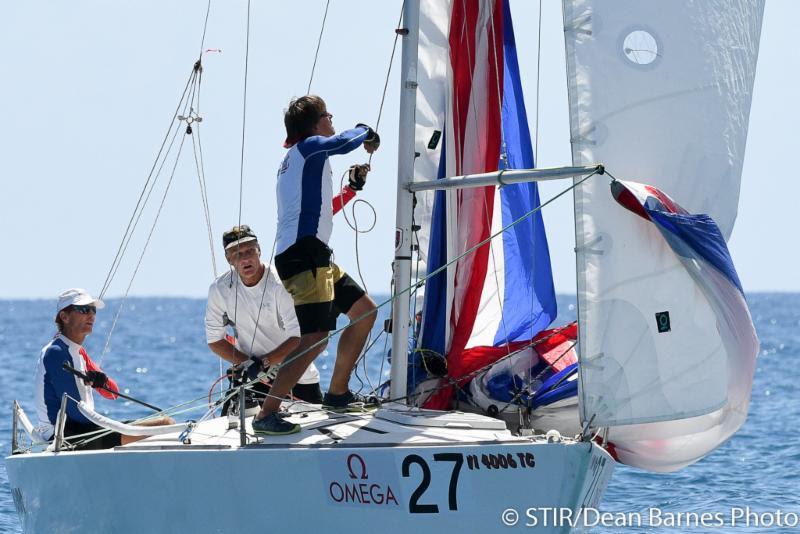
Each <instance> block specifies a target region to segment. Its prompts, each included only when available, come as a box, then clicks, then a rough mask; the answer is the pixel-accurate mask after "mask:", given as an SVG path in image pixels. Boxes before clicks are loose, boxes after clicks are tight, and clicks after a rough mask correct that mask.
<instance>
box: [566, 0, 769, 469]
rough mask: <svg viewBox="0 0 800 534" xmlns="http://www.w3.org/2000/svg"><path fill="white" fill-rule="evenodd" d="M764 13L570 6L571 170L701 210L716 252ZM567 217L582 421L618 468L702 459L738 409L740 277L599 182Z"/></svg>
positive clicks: (737, 7) (735, 187)
mask: <svg viewBox="0 0 800 534" xmlns="http://www.w3.org/2000/svg"><path fill="white" fill-rule="evenodd" d="M762 13H763V2H761V1H753V0H742V1H739V0H716V1H703V2H698V1H691V0H684V1H676V2H667V3H665V2H658V1H655V0H635V1H633V0H622V1H617V2H600V1H597V0H564V27H565V39H566V50H567V54H566V55H567V73H568V87H569V97H570V123H571V124H570V126H571V136H572V153H573V162H574V164H576V165H584V164H589V163H595V162H601V163H603V164H605V165H606V168H607V169H608V170H609V171H610V172H611V173H612V174H613V175H614V176H615V177H616V178H618V179H620V180H630V181H634V182H642V183H646V184H649V185H650V186H653V187H654V188H657V189H653V190H659V191H660V192H663V193H666V194H667V195H669V197H671V199H674V202H675V203H676V204H677V205H680V206H683V208H685V211H686V212H689V213H693V214H706V215H707V216H708V220H709V221H712V222H715V223H716V226H717V227H718V229H719V232H718V233H719V239H720V241H721V242H722V246H723V247H724V245H725V240H726V239H728V238H729V236H730V234H731V231H732V229H733V224H734V221H735V219H736V212H737V205H738V198H739V185H740V179H741V171H742V163H743V158H744V150H745V142H746V138H747V124H748V118H749V113H750V102H751V94H752V88H753V80H754V75H755V67H756V60H757V56H758V43H759V36H760V30H761V18H762ZM633 189H634V190H635V189H636V187H633ZM651 192H652V191H651ZM631 194H632V193H631ZM664 198H666V196H665V197H664ZM575 217H576V244H577V264H578V269H577V270H578V310H579V324H580V333H579V346H580V354H581V364H580V368H581V371H580V373H581V374H580V401H581V418H582V420H583V421H591V422H592V425H593V426H598V427H610V428H611V430H610V431H609V440H610V441H611V442H612V443H614V445H616V446H617V452H618V457H619V459H620V460H621V461H623V462H625V463H629V464H631V465H635V466H638V467H642V468H645V469H651V470H656V471H670V470H675V469H678V468H680V467H682V466H684V465H686V464H688V463H691V462H693V461H696V460H698V459H699V458H701V457H702V456H704V455H705V454H707V453H708V452H709V451H711V450H713V449H714V448H715V447H717V446H718V445H720V444H721V443H722V442H724V441H725V440H726V439H727V438H728V437H730V435H731V434H733V432H735V431H736V429H737V428H739V426H741V424H742V423H743V422H744V419H745V417H746V414H747V405H748V403H749V396H750V388H751V384H752V374H753V368H754V362H755V357H756V355H757V352H758V340H757V338H756V337H755V331H754V330H753V329H752V323H751V321H750V317H749V312H748V311H747V307H746V303H745V301H744V297H743V295H742V294H741V288H740V286H738V283H737V284H733V285H734V286H737V287H736V291H734V292H733V293H731V292H730V285H729V284H728V285H726V284H724V283H722V282H721V281H722V280H728V281H729V280H732V279H736V280H737V282H738V278H736V277H735V276H734V277H731V276H728V275H729V274H730V272H724V270H723V271H720V265H719V264H717V265H714V264H713V262H706V263H702V262H701V261H700V260H698V259H697V258H692V259H691V260H687V257H686V256H685V255H684V256H682V255H681V250H677V249H676V246H677V247H678V249H680V246H682V245H681V244H680V243H678V241H676V240H675V239H672V237H673V236H672V235H671V234H665V233H663V232H662V230H663V228H662V227H660V226H659V225H658V224H652V223H648V222H646V221H645V220H643V219H641V218H637V217H635V216H633V215H632V214H631V212H630V211H628V210H626V209H625V208H623V207H622V206H620V205H619V204H618V203H617V202H615V199H614V196H613V195H612V194H611V192H610V190H609V187H608V180H607V179H606V178H605V177H595V178H593V179H590V180H589V181H587V182H584V183H583V184H582V185H580V186H579V187H577V188H576V191H575ZM652 222H654V221H652ZM683 237H684V238H687V237H686V236H683ZM687 239H688V238H687ZM682 251H683V252H685V249H682ZM725 252H727V249H726V250H725ZM701 263H702V265H701ZM693 269H699V270H700V271H702V276H698V273H697V272H696V270H693ZM731 270H732V264H731ZM733 273H734V274H735V271H733ZM709 280H713V282H712V283H708V282H709ZM723 286H724V287H723ZM736 293H738V294H739V297H737V296H736ZM736 298H740V299H741V302H740V303H738V304H737V305H736V306H734V308H736V312H735V313H734V312H730V310H731V309H732V308H731V307H730V306H727V304H729V302H728V300H726V299H736ZM721 303H722V304H721ZM729 312H730V313H729ZM731 313H733V315H731ZM733 324H736V325H738V326H740V327H741V328H742V329H740V330H739V331H733V330H732V329H731V325H733Z"/></svg>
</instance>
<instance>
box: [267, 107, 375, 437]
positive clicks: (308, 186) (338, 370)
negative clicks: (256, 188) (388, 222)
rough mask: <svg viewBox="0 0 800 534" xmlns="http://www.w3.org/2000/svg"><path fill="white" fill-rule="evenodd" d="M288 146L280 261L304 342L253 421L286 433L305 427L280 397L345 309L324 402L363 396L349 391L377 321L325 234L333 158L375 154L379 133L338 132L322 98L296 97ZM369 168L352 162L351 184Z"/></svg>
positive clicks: (341, 406)
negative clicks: (287, 415) (283, 410)
mask: <svg viewBox="0 0 800 534" xmlns="http://www.w3.org/2000/svg"><path fill="white" fill-rule="evenodd" d="M284 124H285V126H286V143H285V145H284V146H285V147H286V148H288V149H289V151H288V152H287V154H286V157H284V159H283V162H282V163H281V166H280V168H279V170H278V183H277V198H278V235H277V244H276V253H277V255H276V256H275V267H276V268H277V271H278V276H280V278H281V281H283V285H284V287H286V289H287V290H288V291H289V293H290V294H291V295H292V299H293V300H294V309H295V313H296V315H297V320H298V322H299V323H300V343H299V345H298V346H297V347H296V348H295V349H294V350H293V351H292V353H291V354H290V355H289V356H288V357H287V359H286V363H284V364H283V365H282V366H281V367H280V369H279V371H278V374H277V376H276V377H275V380H274V382H273V384H272V395H270V396H269V397H267V399H266V400H265V401H264V404H263V405H262V407H261V411H260V412H259V414H258V415H256V417H255V419H254V420H253V430H254V432H255V433H256V434H264V435H282V434H292V433H294V432H298V431H299V430H300V426H299V425H296V424H293V423H290V422H289V421H286V420H284V419H282V418H280V417H279V416H278V415H277V412H278V408H279V407H280V403H281V399H282V398H283V396H284V395H286V394H287V393H288V392H289V390H290V389H291V388H292V387H293V386H294V384H295V383H296V382H297V380H298V379H299V378H300V377H301V376H302V373H303V370H304V369H305V368H306V366H308V365H309V364H311V362H313V361H314V359H315V358H316V357H317V356H318V355H319V354H320V353H321V352H322V350H323V349H324V348H325V345H326V343H325V341H324V340H325V339H326V338H327V336H328V333H329V332H330V331H331V330H334V329H335V328H336V318H337V317H338V315H339V314H340V313H345V314H347V316H348V318H350V326H349V327H348V328H347V329H346V330H345V331H344V332H343V333H342V336H341V338H340V339H339V345H338V351H337V355H336V364H335V366H334V369H333V376H332V377H331V383H330V387H329V388H328V392H327V393H326V394H325V398H324V399H323V403H322V404H323V406H324V407H327V408H328V409H331V410H336V411H346V410H347V409H348V408H349V407H351V406H353V405H354V404H355V403H359V402H361V403H362V404H363V399H359V398H357V396H356V395H354V394H353V393H352V392H351V391H350V389H349V386H348V384H349V381H350V374H351V373H352V371H353V367H354V365H355V362H356V360H357V358H358V355H359V354H360V353H361V350H362V349H363V348H364V343H365V342H366V339H367V336H368V335H369V332H370V330H371V329H372V325H373V323H374V322H375V311H376V309H377V307H376V305H375V303H374V302H373V301H372V299H371V298H369V296H368V295H367V294H366V293H365V292H364V290H363V289H362V288H361V287H360V286H359V285H358V284H357V283H356V282H355V281H354V280H353V279H352V278H350V277H349V276H348V275H347V274H345V273H344V271H342V270H341V269H340V268H339V267H338V266H337V265H336V264H335V263H334V262H333V261H332V255H333V251H332V250H331V249H330V248H329V247H328V244H327V243H328V240H329V239H330V236H331V231H332V227H333V210H332V193H333V187H332V172H331V167H330V163H329V161H328V157H329V156H330V155H335V154H346V153H348V152H351V151H353V150H355V149H356V148H358V147H359V146H361V145H362V144H363V145H364V148H365V149H366V150H367V152H369V153H370V154H371V153H373V152H374V151H375V150H377V149H378V146H379V145H380V139H379V137H378V134H377V133H375V132H374V131H373V130H372V128H370V127H368V126H365V125H363V124H359V125H357V126H356V127H355V128H353V129H351V130H346V131H344V132H342V133H341V134H339V135H336V130H334V128H333V115H332V114H331V113H328V110H327V107H326V105H325V102H324V101H323V100H322V99H321V98H320V97H318V96H314V95H307V96H303V97H300V98H298V99H296V100H293V101H292V102H290V103H289V108H288V109H287V110H286V112H285V114H284ZM368 170H369V167H368V166H365V165H356V166H353V167H351V168H350V183H351V184H353V183H354V182H355V181H359V180H360V183H361V185H362V186H363V182H364V179H365V178H366V173H367V171H368Z"/></svg>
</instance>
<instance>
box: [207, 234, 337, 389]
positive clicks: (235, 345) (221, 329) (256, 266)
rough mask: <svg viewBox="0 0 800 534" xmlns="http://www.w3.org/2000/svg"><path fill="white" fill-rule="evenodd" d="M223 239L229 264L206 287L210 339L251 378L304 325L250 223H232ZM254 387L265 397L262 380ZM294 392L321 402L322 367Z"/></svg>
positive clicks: (279, 357) (291, 343)
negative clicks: (264, 258)
mask: <svg viewBox="0 0 800 534" xmlns="http://www.w3.org/2000/svg"><path fill="white" fill-rule="evenodd" d="M222 245H223V247H224V248H225V258H226V259H227V260H228V263H229V264H230V266H231V270H230V271H229V272H227V273H225V274H223V275H222V276H220V277H219V278H217V279H216V280H214V282H213V283H212V284H211V287H209V289H208V302H207V304H206V318H205V324H206V341H207V342H208V346H209V348H210V349H211V350H212V351H213V352H214V353H215V354H217V355H218V356H219V357H220V358H222V359H224V360H226V361H228V362H230V363H232V364H234V365H236V366H238V367H239V368H240V369H241V368H245V370H246V374H247V377H248V378H249V379H251V380H252V379H255V378H256V376H258V374H259V373H260V372H262V371H266V370H268V368H269V367H270V366H271V365H275V364H276V363H279V362H281V361H283V359H284V358H285V357H286V355H287V354H289V353H290V352H291V351H292V350H293V349H294V348H295V347H296V346H297V344H298V343H299V341H300V327H299V326H298V324H297V317H296V316H295V313H294V304H293V302H292V297H291V296H290V295H289V293H287V292H286V290H285V289H284V288H283V285H282V284H281V282H280V280H279V279H278V276H277V274H276V273H275V271H274V270H273V269H271V268H267V266H266V265H264V263H263V262H262V261H261V247H260V246H259V244H258V238H257V237H256V235H255V233H253V231H252V230H251V229H250V227H249V226H247V225H241V226H234V227H233V228H232V229H231V230H229V231H227V232H225V233H224V234H223V235H222ZM226 327H227V328H228V332H227V333H226ZM253 389H254V390H255V391H256V392H258V393H259V394H260V396H261V398H262V399H263V397H265V396H266V394H267V393H268V392H269V387H268V386H266V385H264V384H262V383H260V382H259V383H256V384H255V387H254V388H253ZM292 395H293V396H294V397H296V398H298V399H301V400H304V401H306V402H311V403H315V404H319V403H321V402H322V390H321V389H320V387H319V371H318V370H317V368H316V367H315V366H314V364H313V363H312V364H311V365H309V366H308V368H307V369H306V370H305V372H304V373H303V376H302V377H301V378H300V380H299V382H298V383H297V385H296V386H295V387H294V388H293V389H292Z"/></svg>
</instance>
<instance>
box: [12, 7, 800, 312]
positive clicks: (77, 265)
mask: <svg viewBox="0 0 800 534" xmlns="http://www.w3.org/2000/svg"><path fill="white" fill-rule="evenodd" d="M400 7H401V1H400V0H391V1H389V0H382V1H379V2H378V1H374V0H373V1H357V0H347V1H344V0H333V1H332V2H331V6H330V11H329V13H328V17H327V23H326V28H325V33H324V35H323V39H322V45H321V47H320V53H319V58H318V63H317V66H316V70H315V74H314V79H313V83H312V86H311V92H312V93H317V94H320V95H322V96H323V97H324V98H325V100H326V101H327V103H328V110H329V111H330V112H331V113H333V115H334V119H333V121H334V125H335V127H336V128H337V129H338V130H342V129H346V128H348V127H351V126H353V125H355V124H356V123H359V122H363V123H367V124H371V125H375V124H376V122H377V116H378V110H379V106H380V101H381V94H382V91H383V86H384V80H385V77H386V74H387V69H388V66H389V57H390V54H391V50H392V43H393V40H394V31H393V29H394V27H395V25H396V23H397V19H398V16H399V13H400ZM324 8H325V0H293V1H292V2H252V6H251V11H250V28H251V33H250V44H249V63H248V65H249V67H248V81H247V102H246V106H244V105H243V92H244V70H245V69H244V67H245V59H244V58H245V42H246V41H245V36H246V31H245V29H246V17H247V3H246V2H245V1H244V0H227V1H225V2H219V1H217V2H213V3H212V6H211V12H210V16H209V19H208V29H207V33H206V36H205V41H204V46H203V49H216V50H220V52H208V53H206V54H205V55H204V59H203V64H204V71H203V79H202V85H201V101H200V108H199V114H200V115H201V116H202V119H203V121H202V123H201V124H200V132H201V133H200V138H201V139H202V147H203V161H204V169H205V178H206V184H207V191H208V203H209V207H210V216H211V223H212V233H213V239H214V243H213V245H214V251H215V254H216V273H221V272H222V271H223V270H224V269H225V268H227V265H226V264H225V262H224V258H223V257H222V247H221V234H222V232H223V231H224V230H225V229H227V228H230V227H231V226H233V225H234V224H236V223H237V221H239V220H240V219H241V221H242V222H244V223H247V224H249V225H251V226H252V227H253V229H254V230H255V231H256V232H257V233H258V235H259V236H260V241H261V243H262V248H263V249H264V255H265V256H266V258H265V259H267V258H268V256H269V252H270V249H271V246H272V242H273V238H274V235H275V221H276V214H275V210H276V207H275V195H274V176H275V173H276V170H277V167H278V164H279V162H280V160H281V158H282V156H283V153H284V149H283V148H282V146H281V144H282V141H283V138H284V133H285V132H284V129H283V121H282V114H283V110H284V109H285V107H286V105H287V104H288V101H289V100H290V99H291V98H292V97H296V96H300V95H303V94H305V93H306V88H307V86H308V83H309V77H310V74H311V68H312V64H313V60H314V53H315V49H316V46H317V37H318V33H319V28H320V23H321V21H322V17H323V13H324ZM511 10H512V15H513V17H514V21H515V30H516V37H517V46H518V53H519V58H520V68H521V70H522V76H523V87H524V90H525V92H526V93H525V96H526V102H527V108H528V115H529V122H530V125H531V129H532V130H533V129H534V127H535V124H536V122H537V120H536V114H537V112H536V110H537V106H536V101H537V98H536V87H537V80H536V77H537V41H538V39H537V26H538V22H537V21H538V10H539V2H536V1H534V0H512V2H511ZM205 14H206V2H205V1H201V0H194V1H188V0H172V1H169V2H164V1H161V0H136V1H129V0H120V1H115V2H106V1H101V0H91V1H89V0H81V1H76V2H58V1H47V2H45V1H40V0H26V1H25V2H4V3H3V4H2V7H0V72H1V73H2V83H0V106H2V113H0V249H2V250H3V251H4V253H3V255H2V257H0V298H15V299H16V298H55V295H57V294H58V292H59V291H61V290H62V289H64V288H67V287H74V286H79V287H85V288H87V289H88V290H89V291H90V292H94V293H98V292H99V291H100V288H101V287H102V285H103V282H104V280H105V279H106V276H107V273H108V272H109V268H110V266H111V264H112V260H113V259H114V256H115V253H116V251H117V247H118V245H119V243H120V240H121V239H122V236H123V234H124V231H125V229H126V226H127V225H128V221H129V220H130V218H131V214H132V212H133V210H134V206H135V205H136V202H137V199H138V198H139V194H140V191H141V189H142V187H143V185H144V183H145V180H146V178H147V176H148V172H149V170H150V168H151V167H152V165H153V161H154V159H155V156H156V153H157V151H158V148H159V146H160V144H161V141H162V138H163V137H164V134H165V132H166V130H167V127H168V126H169V123H170V120H171V117H172V115H173V112H174V110H175V106H176V105H177V103H178V99H179V96H180V94H181V91H182V89H183V87H184V85H185V83H186V80H187V77H188V75H189V73H190V71H191V68H192V65H193V64H194V62H195V60H196V59H197V56H198V53H199V52H200V41H201V36H202V32H203V21H204V18H205ZM799 19H800V2H796V1H793V0H769V1H768V2H767V5H766V10H765V14H764V22H763V27H762V35H761V47H760V55H759V62H758V69H757V75H756V81H755V88H754V94H753V102H752V109H751V115H750V131H749V138H748V143H747V151H746V157H745V164H744V170H743V178H742V188H741V197H740V204H739V216H738V220H737V224H736V227H735V229H734V232H733V236H732V238H731V241H730V243H729V245H730V249H731V253H732V256H733V258H734V262H735V264H736V266H737V269H738V271H739V275H740V278H741V280H742V283H743V285H744V287H745V290H746V291H800V276H798V275H797V274H796V273H797V267H796V265H797V263H798V259H799V258H798V252H797V248H796V245H797V243H798V239H797V238H796V237H793V236H794V235H795V232H794V231H793V230H791V228H790V226H791V225H792V221H793V217H792V216H793V215H794V213H795V212H796V210H797V207H796V202H797V199H798V198H800V185H798V183H799V182H800V178H798V176H797V173H796V172H795V171H794V169H792V167H791V161H793V156H794V155H795V153H796V152H797V150H798V145H800V143H799V141H800V136H798V134H797V131H796V125H797V124H800V111H798V107H797V106H796V105H795V102H796V98H797V97H796V95H797V87H798V81H800V79H798V72H800V69H798V66H800V59H798V57H797V53H796V52H795V50H794V49H795V47H794V45H793V44H792V43H793V42H794V41H792V40H790V39H789V37H790V36H791V35H793V34H794V33H795V32H796V29H795V28H794V27H793V25H794V21H796V20H799ZM541 41H542V44H541V50H542V53H541V66H540V69H539V72H540V74H539V82H540V83H539V86H540V89H539V98H538V100H539V102H540V105H539V113H538V115H539V117H538V124H539V129H538V146H539V151H538V154H537V159H538V164H539V166H541V167H551V166H559V165H569V164H570V163H571V161H570V147H569V125H568V118H567V95H566V81H565V74H564V65H563V60H564V43H563V33H562V30H561V3H560V2H557V1H555V0H544V2H543V7H542V36H541ZM399 67H400V50H399V45H398V51H397V55H396V57H395V64H394V67H393V71H392V76H391V78H390V83H389V88H388V91H387V95H386V104H385V108H384V111H383V115H382V118H381V122H380V126H379V132H380V133H381V138H382V146H381V149H380V151H379V152H378V153H377V154H376V156H375V158H374V159H373V172H372V173H371V174H370V176H369V179H368V183H367V186H366V189H365V191H364V192H363V194H361V195H360V198H363V199H364V200H367V201H369V203H370V204H372V206H374V209H375V212H376V214H377V220H376V223H375V228H374V229H373V230H372V231H371V232H369V233H366V234H361V235H359V237H358V239H359V241H358V250H359V254H358V255H356V253H355V244H356V243H355V239H356V237H355V235H354V233H353V231H352V230H351V229H350V228H348V227H347V225H346V224H345V222H344V221H343V220H342V218H341V216H338V217H337V219H336V220H335V222H334V235H333V237H332V240H331V245H332V247H333V248H334V250H335V251H336V260H337V263H339V264H340V265H342V267H343V268H345V270H347V271H349V272H351V273H355V272H356V271H357V270H358V269H357V266H360V268H361V272H362V273H363V275H364V281H365V283H366V286H367V289H368V290H369V291H371V292H373V293H386V292H387V291H388V288H389V281H390V277H391V261H392V253H393V246H392V244H393V236H394V226H395V190H396V189H395V188H396V173H397V135H396V132H397V121H398V107H399V102H398V99H399V96H398V95H399V92H398V86H399V81H398V80H399V79H398V76H397V74H398V72H399ZM243 117H245V118H246V121H245V125H246V126H245V130H244V147H243V146H242V139H243V134H242V122H243ZM242 153H244V158H243V161H244V163H243V165H241V161H242ZM365 161H366V160H365V153H364V152H363V151H357V152H354V153H352V154H350V155H348V156H343V157H337V158H335V159H334V160H333V161H332V165H333V168H334V177H335V179H336V180H338V179H339V176H340V175H341V172H343V171H344V170H345V169H346V168H347V167H348V166H349V165H350V164H352V163H362V162H365ZM168 176H169V172H167V173H166V174H165V175H163V176H162V178H161V181H160V182H158V184H157V186H156V189H155V190H154V193H153V197H152V198H151V202H150V206H151V207H150V208H149V209H148V210H146V211H145V212H144V214H143V216H142V221H141V222H140V225H139V227H138V228H137V234H136V236H135V237H134V239H133V240H132V241H131V244H130V246H129V248H128V251H127V254H126V256H125V258H124V261H123V263H122V265H121V266H120V268H119V270H118V271H117V273H116V275H115V277H114V279H113V281H112V284H111V286H110V289H109V291H108V296H111V297H114V296H120V295H123V294H125V293H126V292H129V294H130V295H136V296H155V295H163V296H191V297H203V296H205V295H206V293H207V289H208V286H209V284H210V282H211V280H212V279H213V277H214V270H213V269H212V261H211V252H210V247H209V241H208V234H207V230H206V224H205V219H204V215H203V204H202V197H201V194H200V187H199V185H198V178H197V173H196V171H195V168H194V160H193V157H192V152H191V145H190V141H189V140H187V143H186V145H185V146H184V152H183V153H182V156H181V159H180V160H179V162H178V165H177V167H176V171H175V175H174V179H173V181H172V183H171V185H170V188H169V194H168V195H167V196H166V198H165V201H164V205H163V208H162V210H161V212H160V215H159V219H158V223H157V225H156V226H155V229H154V230H153V232H152V236H151V237H150V240H149V245H148V248H147V250H146V252H145V253H144V255H143V256H142V261H141V265H140V266H139V267H138V269H137V263H138V261H139V257H140V254H142V249H143V246H144V244H145V241H146V240H147V237H148V234H149V232H150V229H151V225H152V223H153V221H154V217H155V213H156V208H157V206H158V204H159V202H160V200H161V194H162V193H163V187H164V184H165V183H166V179H167V178H168ZM240 180H241V188H240ZM564 187H566V184H565V183H563V182H562V183H548V184H544V185H543V186H542V188H541V195H542V199H543V200H545V199H547V198H549V197H551V196H553V195H555V194H556V193H558V192H559V191H561V190H562V189H563V188H564ZM240 190H241V212H240ZM358 217H359V219H358V220H359V225H360V226H361V227H362V228H363V227H366V226H369V225H370V224H371V220H372V214H371V211H370V210H369V209H368V208H366V207H364V205H363V204H362V205H360V207H359V210H358ZM544 219H545V224H546V225H547V229H548V236H549V242H550V251H551V256H552V263H553V271H554V279H555V284H556V290H557V291H558V292H559V293H573V292H574V288H575V263H574V253H573V247H574V229H573V218H572V201H571V196H570V195H565V196H564V197H562V198H561V199H559V200H558V201H556V202H554V203H553V204H552V205H551V206H548V207H547V208H546V210H545V211H544ZM134 274H135V276H134Z"/></svg>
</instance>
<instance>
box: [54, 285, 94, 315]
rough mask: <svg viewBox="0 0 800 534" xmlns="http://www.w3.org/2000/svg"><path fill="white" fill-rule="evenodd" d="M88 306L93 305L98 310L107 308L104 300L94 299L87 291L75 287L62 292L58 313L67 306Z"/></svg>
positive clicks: (57, 308) (57, 307)
mask: <svg viewBox="0 0 800 534" xmlns="http://www.w3.org/2000/svg"><path fill="white" fill-rule="evenodd" d="M88 304H93V305H94V306H96V307H97V309H100V308H102V307H103V306H105V304H104V303H103V301H102V300H100V299H96V298H94V297H93V296H91V295H90V294H89V293H88V292H87V291H86V290H85V289H81V288H79V287H73V288H72V289H67V290H65V291H62V292H61V294H60V295H59V296H58V305H57V306H56V313H58V312H60V311H61V310H63V309H64V308H66V307H67V306H73V305H75V306H86V305H88Z"/></svg>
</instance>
